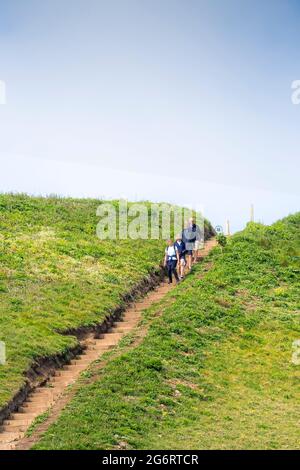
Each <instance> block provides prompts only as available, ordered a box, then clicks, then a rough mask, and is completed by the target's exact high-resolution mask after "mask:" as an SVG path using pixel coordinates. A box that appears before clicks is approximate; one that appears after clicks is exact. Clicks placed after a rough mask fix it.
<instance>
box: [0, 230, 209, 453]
mask: <svg viewBox="0 0 300 470" xmlns="http://www.w3.org/2000/svg"><path fill="white" fill-rule="evenodd" d="M215 244H216V242H215V240H214V239H212V240H208V241H207V242H206V243H205V247H204V249H203V250H202V251H201V258H203V257H205V256H206V255H207V254H208V253H209V251H210V250H211V249H212V248H213V247H214V246H215ZM172 288H173V286H172V285H171V286H170V285H168V284H167V283H166V282H162V283H161V284H160V285H159V286H158V287H157V288H156V289H155V290H153V291H151V292H149V293H148V294H147V295H146V296H145V297H144V298H143V299H142V300H141V301H138V302H136V303H135V304H134V305H132V306H130V307H129V308H128V309H127V310H126V311H125V312H124V314H123V315H122V317H121V318H120V319H119V321H116V322H115V323H114V324H113V325H112V326H111V328H110V329H109V331H108V332H107V333H104V334H102V335H100V336H99V337H94V336H93V335H91V336H90V337H89V338H88V339H86V340H85V344H84V346H85V350H84V351H83V352H82V353H81V354H80V355H78V356H77V357H76V358H75V359H73V360H71V362H70V364H68V365H65V366H64V367H62V368H61V369H58V370H57V371H56V373H55V375H54V376H52V377H51V378H50V379H49V380H48V381H47V383H46V384H44V385H42V386H38V387H37V388H35V389H34V390H33V391H32V392H31V393H30V394H29V395H28V397H27V399H26V401H25V402H24V403H23V404H22V405H21V406H20V407H19V409H18V410H17V411H16V412H14V413H12V414H11V415H10V416H9V418H8V419H6V420H5V421H4V422H3V425H2V426H1V428H0V450H14V449H22V448H29V447H30V446H29V442H30V440H28V439H26V437H25V436H26V432H27V431H28V429H29V428H30V426H31V425H32V423H33V422H34V420H35V419H36V418H37V417H38V416H40V415H42V414H44V413H46V412H47V414H49V415H50V418H51V413H52V412H53V415H55V417H57V415H58V414H59V413H58V412H57V410H56V411H55V408H58V411H61V409H62V408H63V406H65V405H66V404H67V403H68V401H69V400H70V399H71V394H70V396H69V398H68V397H67V396H66V394H65V392H66V390H67V389H68V387H69V386H70V385H72V384H74V383H75V382H76V381H77V379H78V378H79V376H80V374H81V373H82V372H83V371H85V370H86V369H87V368H88V367H89V365H90V364H92V363H93V362H94V361H95V360H97V359H99V358H100V357H101V356H102V355H103V354H104V353H105V352H107V351H109V350H110V349H112V348H114V347H115V346H116V345H117V344H118V342H119V341H120V340H121V339H122V338H123V337H124V336H125V335H127V334H128V333H130V332H132V331H133V330H134V329H135V327H136V326H137V325H138V324H139V322H140V320H141V318H142V311H143V310H145V309H146V308H148V307H149V306H151V305H152V304H154V303H156V302H159V301H160V300H161V299H162V298H163V297H164V296H165V295H166V294H167V293H168V292H169V291H170V290H171V289H172ZM57 405H60V406H57ZM62 405H63V406H62ZM22 444H23V445H22Z"/></svg>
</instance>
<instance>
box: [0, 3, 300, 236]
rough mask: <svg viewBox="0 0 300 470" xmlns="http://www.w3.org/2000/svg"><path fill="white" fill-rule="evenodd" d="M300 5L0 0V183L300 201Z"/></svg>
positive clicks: (162, 196)
mask: <svg viewBox="0 0 300 470" xmlns="http://www.w3.org/2000/svg"><path fill="white" fill-rule="evenodd" d="M299 20H300V4H299V2H298V1H291V0H290V1H288V0H264V1H263V2H259V1H248V0H240V1H237V0H203V1H201V0H198V1H195V0H187V1H184V2H183V1H177V0H154V1H153V0H152V1H150V0H111V1H110V2H107V1H102V0H97V1H95V0H87V1H83V0H73V1H71V0H70V1H69V0H60V1H58V0H51V1H50V0H48V1H47V0H45V1H43V2H40V1H37V0H27V1H26V2H24V1H22V0H18V1H17V0H9V1H8V0H7V1H3V0H0V80H4V81H5V83H6V89H7V103H6V105H0V159H1V168H2V171H1V173H0V191H10V190H13V191H26V192H29V193H38V194H49V193H59V194H65V195H74V196H89V195H90V196H99V197H100V196H104V197H119V196H122V197H128V198H130V199H146V198H147V199H152V200H168V201H170V202H176V203H179V204H180V203H182V204H188V205H197V206H201V207H203V208H204V212H205V215H207V216H208V217H209V218H211V219H212V222H213V223H214V224H221V225H224V223H225V220H226V219H229V220H230V221H231V226H232V229H233V230H238V229H240V228H242V227H243V226H244V224H245V222H246V221H247V220H248V218H249V210H250V209H249V207H250V204H251V203H254V205H255V214H256V218H257V219H258V220H261V221H263V222H265V223H270V222H272V221H274V220H276V219H277V218H280V217H282V216H284V215H286V214H288V213H290V212H294V211H296V210H299V183H298V180H299V137H298V136H299V124H300V105H299V106H295V105H293V104H292V102H291V93H292V92H291V83H292V81H294V80H297V79H298V80H299V79H300V61H299V53H300V49H299V44H300V30H299Z"/></svg>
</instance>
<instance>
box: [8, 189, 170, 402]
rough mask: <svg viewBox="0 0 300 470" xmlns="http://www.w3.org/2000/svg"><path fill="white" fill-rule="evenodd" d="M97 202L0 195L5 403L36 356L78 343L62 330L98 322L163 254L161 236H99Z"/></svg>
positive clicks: (52, 352)
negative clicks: (142, 237)
mask: <svg viewBox="0 0 300 470" xmlns="http://www.w3.org/2000/svg"><path fill="white" fill-rule="evenodd" d="M99 204H100V201H98V200H75V199H59V198H46V199H43V198H31V197H28V196H23V195H19V196H15V195H0V340H2V341H4V342H5V343H6V348H7V364H6V365H5V366H0V408H1V406H3V405H4V404H6V403H7V401H8V400H9V399H11V397H12V396H13V394H14V393H15V392H16V391H17V390H19V388H20V387H21V385H22V384H23V383H24V380H25V378H24V372H25V371H26V370H27V369H28V368H29V366H30V365H31V364H32V362H33V361H34V359H35V358H37V357H43V356H49V355H53V354H56V353H63V352H65V351H66V350H67V349H68V348H69V347H70V346H72V345H74V344H76V339H75V338H74V337H70V336H63V335H60V334H58V333H57V331H58V330H59V331H66V330H68V329H69V328H76V327H79V326H82V325H92V324H96V323H99V322H101V321H102V320H103V319H104V317H105V315H107V314H108V313H109V312H110V311H111V310H112V309H114V308H115V307H116V306H117V305H120V304H121V303H122V301H121V297H122V295H123V294H125V293H127V292H129V291H130V290H131V288H132V287H133V286H134V285H136V284H137V283H138V282H139V281H141V279H142V278H144V277H145V276H146V275H147V274H148V273H149V272H150V271H151V270H153V269H154V268H155V267H158V264H159V262H160V261H161V258H162V253H163V249H162V247H163V242H162V241H160V240H153V241H152V240H136V241H132V240H122V241H119V240H118V241H117V242H116V241H100V240H99V239H98V238H97V237H96V224H97V223H98V220H99V218H98V217H97V216H96V208H97V207H98V205H99ZM115 204H117V203H115Z"/></svg>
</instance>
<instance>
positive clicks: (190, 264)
mask: <svg viewBox="0 0 300 470" xmlns="http://www.w3.org/2000/svg"><path fill="white" fill-rule="evenodd" d="M187 263H188V269H189V270H191V269H192V251H189V252H188V255H187Z"/></svg>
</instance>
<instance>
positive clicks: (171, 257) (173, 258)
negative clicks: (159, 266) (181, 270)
mask: <svg viewBox="0 0 300 470" xmlns="http://www.w3.org/2000/svg"><path fill="white" fill-rule="evenodd" d="M178 262H179V253H178V250H177V248H176V247H175V244H174V242H173V241H172V240H168V241H167V247H166V250H165V259H164V266H165V267H166V268H167V271H168V278H169V284H172V282H173V275H174V277H175V280H176V283H178V282H179V277H178V274H177V270H176V266H177V263H178Z"/></svg>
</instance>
